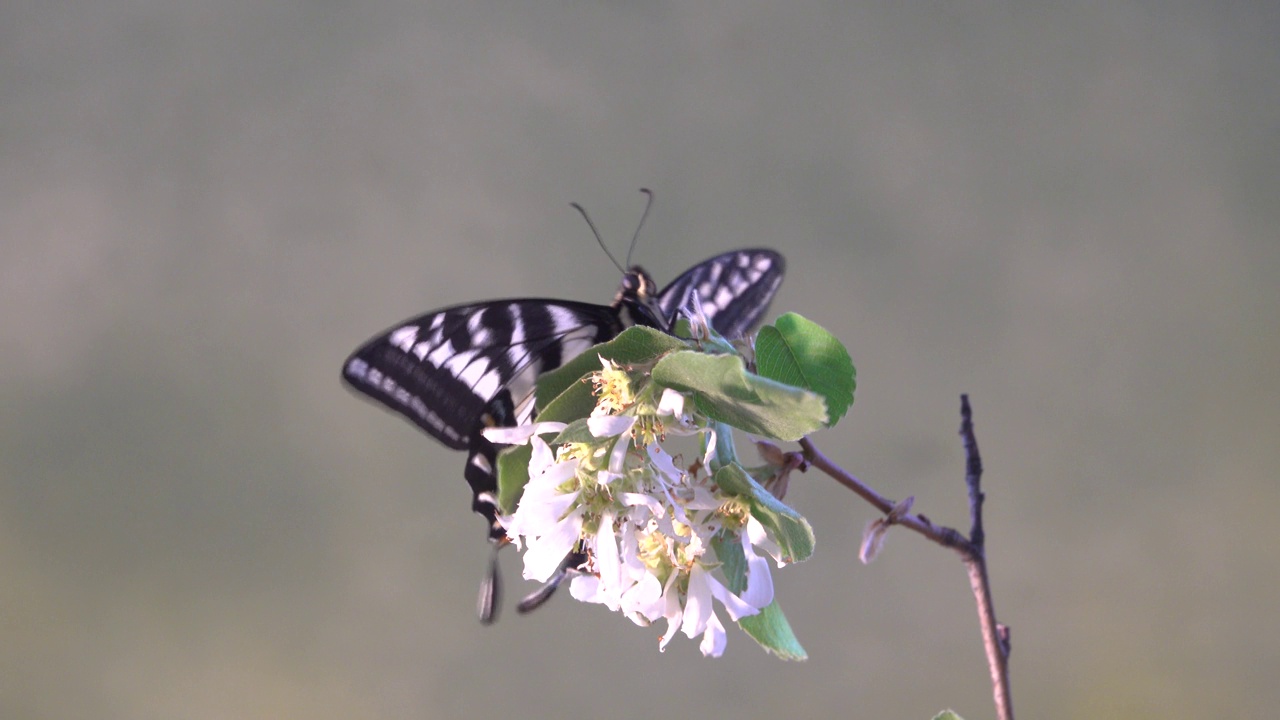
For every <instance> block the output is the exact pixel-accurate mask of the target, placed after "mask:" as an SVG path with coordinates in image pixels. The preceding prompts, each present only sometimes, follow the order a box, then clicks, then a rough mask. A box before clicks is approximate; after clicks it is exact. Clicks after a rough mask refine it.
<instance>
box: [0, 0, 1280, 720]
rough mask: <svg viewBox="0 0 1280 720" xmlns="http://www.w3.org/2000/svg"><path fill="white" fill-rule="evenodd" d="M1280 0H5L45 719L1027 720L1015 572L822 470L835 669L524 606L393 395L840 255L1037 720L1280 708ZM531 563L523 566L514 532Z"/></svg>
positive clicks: (812, 647) (804, 621)
mask: <svg viewBox="0 0 1280 720" xmlns="http://www.w3.org/2000/svg"><path fill="white" fill-rule="evenodd" d="M1278 33H1280V11H1278V10H1277V6H1276V5H1274V4H1264V3H1257V4H1254V5H1250V4H1245V3H1238V4H1227V3H1221V4H1210V3H1150V2H1116V3H1106V4H1091V5H1089V6H1088V7H1083V6H1081V7H1078V8H1072V9H1066V8H1061V7H1057V6H1056V5H1055V4H1050V3H1034V4H1021V3H1009V4H1005V3H981V2H979V3H962V4H936V3H919V4H913V3H901V4H882V5H880V6H867V7H862V8H857V7H853V6H851V4H848V3H842V2H825V3H823V2H792V3H751V4H746V3H743V4H730V3H678V4H662V3H542V4H538V5H536V6H535V5H534V4H531V3H529V4H526V3H494V2H483V3H479V2H477V3H448V4H442V3H419V2H395V1H391V2H382V1H373V2H362V3H307V2H282V3H274V4H270V5H267V4H262V3H256V2H243V1H235V0H233V1H232V2H224V3H211V2H146V1H145V0H144V1H143V2H119V1H117V0H107V1H105V2H83V1H82V2H74V1H72V2H37V1H35V0H7V1H6V2H5V3H4V4H3V5H0V408H2V410H0V717H3V718H5V719H6V720H8V719H15V720H18V719H26V718H32V719H35V718H93V719H95V720H111V719H116V718H119V719H122V720H150V719H153V718H154V719H156V720H162V719H163V720H168V719H171V718H192V719H222V718H472V717H486V718H487V717H492V718H511V717H518V718H567V717H585V716H588V715H594V716H605V717H610V718H615V719H619V720H621V719H625V718H653V717H663V716H667V715H673V714H679V715H683V716H693V715H699V716H711V717H714V716H717V715H721V714H723V715H728V714H730V713H733V714H735V715H736V716H738V717H781V716H785V717H796V718H799V717H814V718H824V717H835V716H840V717H868V718H873V717H874V718H881V717H883V718H927V717H931V716H932V714H933V713H934V712H936V711H938V710H940V709H942V708H944V707H948V706H951V707H954V708H955V709H957V710H958V711H960V712H961V713H962V714H963V715H965V716H966V717H967V718H969V719H970V720H972V719H974V718H981V717H990V716H991V712H992V711H991V699H990V690H989V687H988V683H987V670H986V666H985V663H984V659H983V654H982V649H981V645H980V642H979V636H978V629H977V622H976V615H975V611H974V608H973V602H972V598H971V596H970V594H969V589H968V586H967V582H966V579H965V575H964V572H963V570H962V568H961V566H960V564H959V563H958V562H957V561H956V559H955V557H954V556H953V555H951V554H950V553H948V552H946V551H943V550H941V549H939V548H937V547H934V546H932V545H929V544H927V543H926V542H924V541H923V540H921V539H920V538H918V537H916V536H914V535H912V534H910V533H907V532H897V533H893V534H891V535H890V539H889V544H888V547H887V549H886V550H885V552H884V554H883V555H882V556H881V558H880V559H879V560H878V561H877V562H876V563H875V564H874V565H872V566H870V567H864V566H862V565H860V564H859V563H858V562H857V558H856V552H857V544H858V538H859V535H860V532H861V529H862V527H863V525H864V524H865V523H866V522H867V521H868V520H870V519H871V518H872V517H873V516H874V515H873V513H872V511H871V510H870V508H869V507H867V506H866V505H864V504H863V503H861V502H859V501H857V500H856V499H855V498H854V497H853V496H852V495H851V494H849V493H848V492H845V491H842V490H841V489H840V488H838V487H837V486H836V485H835V484H834V483H832V482H831V481H829V480H827V479H824V478H823V477H821V476H819V475H818V474H817V473H813V472H811V473H809V474H808V475H806V476H802V477H800V478H798V479H797V480H796V481H794V482H793V484H792V490H791V494H790V495H789V496H788V500H789V501H790V502H791V503H792V504H794V505H795V506H796V507H797V508H799V509H800V510H801V511H803V512H805V513H806V514H807V515H808V517H809V518H810V519H811V520H812V522H813V523H814V525H815V527H816V529H817V532H818V538H819V543H818V550H817V554H816V556H815V557H814V558H813V559H812V560H811V561H810V562H807V563H804V564H802V565H797V566H795V567H791V568H788V569H786V570H785V571H782V572H780V573H778V575H777V580H778V586H779V589H778V592H779V598H780V600H781V602H782V603H783V606H784V607H785V608H786V610H787V611H788V615H789V617H790V619H791V621H792V624H793V625H794V627H795V630H796V632H797V633H798V635H799V636H800V639H801V640H802V641H803V642H804V643H805V646H806V648H807V649H808V651H809V653H810V656H811V659H810V660H809V661H808V662H807V663H802V664H787V663H783V662H780V661H777V660H775V659H773V658H772V657H770V656H768V655H766V654H765V653H764V652H763V651H761V650H760V649H759V648H758V647H756V646H755V644H754V643H753V642H751V641H750V640H749V639H748V638H747V637H746V636H745V635H743V634H742V633H741V632H740V631H738V630H737V629H736V628H731V629H730V635H729V647H728V652H727V654H726V656H725V657H724V658H723V659H721V660H718V661H713V660H704V659H702V658H701V656H699V654H698V652H697V647H696V643H695V642H691V641H688V640H686V639H683V638H681V639H678V640H677V641H675V642H674V643H673V645H672V646H671V647H670V648H669V649H668V651H667V652H666V653H665V654H659V653H658V650H657V642H658V636H659V635H660V633H661V631H662V629H663V628H662V627H661V626H659V627H654V628H650V629H639V628H636V627H635V626H633V625H631V624H630V623H629V622H627V621H626V620H624V619H622V618H621V617H620V616H618V615H614V614H609V613H608V612H606V611H605V610H604V609H602V608H600V607H598V606H584V605H580V604H578V603H575V602H572V601H570V600H569V599H568V598H567V597H561V598H557V599H556V600H555V601H554V602H552V603H551V605H550V606H549V607H547V608H545V609H544V610H542V611H540V612H539V613H537V614H536V615H534V616H529V617H517V616H516V615H515V614H514V612H510V608H508V613H507V614H506V615H505V616H504V617H503V618H502V620H501V621H500V623H499V624H498V625H497V626H495V627H491V628H483V627H480V626H479V625H478V624H477V623H476V622H475V620H474V617H473V603H474V597H475V591H476V586H477V584H478V582H479V580H480V577H481V575H482V569H483V567H484V563H485V561H486V558H487V553H488V548H487V547H486V544H485V542H484V541H483V537H484V528H483V522H482V521H481V520H480V519H479V518H477V517H476V516H474V515H472V514H471V513H470V512H469V509H468V505H469V502H470V498H469V494H468V491H467V489H466V487H465V485H464V483H463V481H462V479H461V469H462V462H463V458H462V456H461V455H457V454H453V453H450V452H447V451H445V450H444V449H443V448H441V447H440V446H439V445H437V444H435V443H434V442H432V441H430V440H429V439H428V438H426V437H425V436H424V435H422V434H420V433H419V432H417V431H416V430H415V429H414V428H412V427H411V426H410V425H409V424H407V423H405V422H403V421H401V420H400V419H398V418H396V417H393V416H392V415H390V414H387V413H385V412H382V411H381V410H379V409H378V408H376V407H375V406H373V405H370V404H368V403H366V402H362V401H361V400H359V399H357V398H356V397H355V396H354V395H352V394H350V393H349V392H347V391H346V390H345V389H343V388H342V387H341V385H340V384H339V381H338V373H339V368H340V365H341V362H342V360H343V358H344V357H345V356H346V354H347V353H348V352H350V351H351V350H352V349H353V348H354V347H355V346H356V345H358V344H359V343H361V342H363V341H364V340H365V339H366V338H368V337H369V336H371V335H373V334H374V333H375V332H378V331H380V330H382V329H383V328H385V327H386V326H388V325H390V324H392V323H394V322H396V321H399V320H401V319H403V318H405V317H408V316H410V315H414V314H417V313H419V312H423V311H425V310H428V309H431V308H433V307H437V306H441V305H446V304H452V303H456V302H461V301H464V300H478V299H484V298H492V297H503V296H521V295H529V296H553V297H565V298H573V299H577V300H584V301H594V302H607V301H608V300H609V299H610V298H612V296H613V293H614V290H615V288H616V285H617V282H618V279H619V278H618V273H617V271H616V270H615V269H614V268H613V267H612V265H611V264H610V263H609V261H608V259H607V258H606V257H605V255H604V254H603V253H602V252H601V251H600V250H599V249H598V248H597V247H596V245H595V241H594V240H593V239H592V238H591V235H590V233H589V232H588V230H587V228H586V226H585V224H584V223H583V222H582V219H581V218H580V217H579V216H578V215H577V214H576V213H575V212H573V210H571V209H570V208H569V202H570V201H578V202H580V203H583V204H584V205H585V206H586V207H587V208H588V209H589V210H590V212H591V213H592V214H593V217H594V218H595V220H596V222H597V224H598V225H599V226H600V227H601V230H602V232H603V233H604V235H605V239H606V240H607V241H608V242H609V243H610V244H611V245H612V247H613V249H614V251H615V252H616V253H622V252H625V246H626V243H627V241H628V240H629V239H630V237H631V233H632V231H633V230H634V228H635V222H636V220H637V218H638V217H639V214H640V210H641V207H642V204H643V198H642V196H641V195H640V194H639V193H637V192H636V190H637V188H639V187H641V186H649V187H652V188H654V189H655V191H656V192H657V198H658V200H657V205H656V206H655V209H654V212H653V213H652V214H651V216H650V218H649V221H648V222H647V224H646V225H645V227H644V230H643V233H642V235H641V239H640V242H639V244H638V246H637V248H636V252H635V260H636V261H638V262H640V263H642V264H644V265H645V266H646V267H647V268H648V269H649V270H650V271H651V272H653V274H654V275H655V276H656V277H657V278H658V280H659V282H664V281H666V280H669V279H671V278H673V277H674V276H675V275H676V274H677V273H678V272H680V271H682V270H683V269H685V268H686V267H688V266H689V265H691V264H693V263H694V262H697V261H699V260H701V259H703V258H705V257H708V256H710V255H712V254H715V253H718V252H721V251H724V250H728V249H731V248H734V247H741V246H753V245H766V246H771V247H775V248H777V249H779V250H780V251H781V252H783V253H784V254H785V255H786V256H787V258H788V261H789V266H788V271H789V274H788V278H787V281H786V283H785V284H784V285H783V287H782V291H781V293H780V296H779V297H778V300H777V301H776V302H775V304H774V309H775V311H779V312H781V311H786V310H794V311H798V312H800V313H802V314H804V315H806V316H808V317H810V318H812V319H814V320H816V321H818V322H820V323H822V324H824V325H826V326H827V327H829V328H831V329H832V330H833V331H835V332H836V333H837V334H838V335H839V336H840V337H841V338H843V339H844V340H845V342H846V343H847V345H848V347H849V349H850V351H851V353H852V355H853V358H854V361H855V362H856V364H857V366H858V380H859V387H858V394H857V402H856V403H855V405H854V407H853V409H852V411H851V414H850V415H849V417H848V418H847V419H846V420H845V421H844V422H842V423H841V424H840V425H839V426H838V427H837V428H836V429H835V430H832V431H829V432H826V433H824V434H822V435H820V436H819V437H817V442H818V444H819V446H820V447H821V448H823V449H825V450H826V451H827V452H828V453H830V454H831V455H832V456H833V457H834V458H835V459H837V460H838V461H839V462H840V463H841V464H843V465H844V466H845V467H847V468H849V469H850V470H851V471H853V472H854V473H856V474H858V475H859V476H860V477H862V478H863V479H864V480H866V481H867V482H869V483H871V484H872V485H873V486H875V487H877V488H878V489H879V490H880V491H881V492H883V493H885V494H887V495H890V496H892V497H894V498H901V497H904V496H906V495H914V496H915V497H916V505H915V507H916V509H917V510H918V511H921V512H924V513H925V514H927V515H929V516H930V517H932V518H933V519H935V520H937V521H939V522H943V523H946V524H950V525H955V526H958V527H961V528H967V517H966V505H965V499H964V488H963V485H962V475H963V456H962V454H961V451H960V446H959V441H958V438H957V435H956V429H957V427H958V422H959V417H958V407H959V402H958V396H959V394H960V393H961V392H968V393H970V394H971V396H972V398H973V403H974V408H975V412H976V419H977V430H978V438H979V442H980V443H981V448H982V451H983V453H984V456H985V459H986V462H987V475H986V478H985V483H986V485H985V487H986V489H987V491H988V494H989V501H988V504H987V510H988V514H987V521H988V526H987V529H988V532H989V543H990V545H989V555H990V560H991V563H992V574H993V579H994V588H995V601H996V608H997V610H998V611H999V614H1000V617H1001V619H1002V620H1003V621H1005V622H1007V623H1009V624H1010V625H1012V627H1013V642H1014V653H1013V658H1012V667H1013V680H1014V700H1015V707H1016V708H1017V709H1018V710H1019V711H1020V712H1021V714H1022V715H1023V716H1025V717H1028V718H1030V717H1078V718H1141V717H1161V718H1166V717H1187V718H1194V717H1208V716H1214V717H1260V716H1262V715H1263V714H1264V713H1268V714H1269V713H1270V712H1271V711H1273V710H1274V707H1275V706H1276V705H1277V703H1280V686H1277V684H1276V683H1275V676H1276V673H1277V671H1278V670H1280V619H1278V618H1280V615H1278V614H1277V613H1276V598H1277V596H1278V595H1280V572H1277V561H1276V550H1275V548H1276V543H1277V539H1278V538H1280V532H1277V529H1276V524H1275V519H1274V516H1275V514H1276V511H1277V509H1280V487H1278V483H1277V470H1278V469H1280V449H1278V447H1280V442H1277V440H1278V439H1280V422H1277V418H1276V408H1277V406H1280V380H1277V374H1278V373H1280V332H1278V331H1280V283H1278V282H1277V277H1278V274H1280V234H1278V233H1277V227H1280V203H1277V201H1276V192H1277V187H1280V92H1278V90H1277V82H1278V81H1277V78H1278V77H1280V44H1278V43H1277V41H1276V37H1277V35H1278ZM504 561H505V567H506V570H507V573H508V581H509V582H508V593H509V595H515V594H517V593H518V592H519V591H520V589H519V588H516V587H513V586H514V585H515V584H516V583H515V575H516V572H517V569H516V568H517V561H516V556H515V555H514V554H507V555H506V557H505V558H504Z"/></svg>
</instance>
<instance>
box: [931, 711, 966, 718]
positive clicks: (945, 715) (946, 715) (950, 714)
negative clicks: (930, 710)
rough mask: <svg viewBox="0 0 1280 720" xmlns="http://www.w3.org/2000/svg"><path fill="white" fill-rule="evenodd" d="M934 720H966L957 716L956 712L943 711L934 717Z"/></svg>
mask: <svg viewBox="0 0 1280 720" xmlns="http://www.w3.org/2000/svg"><path fill="white" fill-rule="evenodd" d="M933 720H964V718H962V717H960V716H959V715H957V714H956V713H955V711H954V710H943V711H942V712H940V713H938V714H937V715H934V716H933Z"/></svg>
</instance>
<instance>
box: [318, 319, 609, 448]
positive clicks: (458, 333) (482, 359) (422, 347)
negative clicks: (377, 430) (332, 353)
mask: <svg viewBox="0 0 1280 720" xmlns="http://www.w3.org/2000/svg"><path fill="white" fill-rule="evenodd" d="M621 330H622V328H621V325H620V322H619V319H618V313H617V311H615V310H614V309H613V308H611V307H608V306H604V305H589V304H586V303H576V302H570V301H566V300H495V301H490V302H484V303H476V304H472V305H459V306H456V307H451V308H445V309H443V310H437V311H435V312H431V313H427V314H426V315H422V316H420V317H417V318H413V319H411V320H407V321H405V322H403V323H400V324H398V325H396V326H395V327H392V328H390V329H389V330H387V331H386V332H383V333H381V334H379V335H377V336H375V337H374V338H373V339H371V340H370V341H369V342H367V343H365V344H364V345H363V346H361V347H360V348H359V349H358V350H356V351H355V352H354V353H352V355H351V357H349V358H348V359H347V362H346V363H345V364H344V365H343V370H342V377H343V379H344V380H346V381H347V383H349V384H350V385H351V387H353V388H354V389H356V390H358V391H359V392H361V393H364V394H365V395H368V396H369V397H371V398H373V399H374V400H377V401H378V402H380V403H382V404H383V405H385V406H387V407H388V408H390V409H391V410H393V411H395V412H397V413H399V414H401V415H403V416H404V417H405V418H407V419H408V420H410V421H411V422H413V423H414V424H416V425H417V426H418V427H420V428H422V429H423V430H425V431H426V432H427V433H428V434H430V435H431V436H432V437H434V438H436V439H437V440H439V441H440V442H442V443H444V444H445V445H447V446H449V447H451V448H453V449H455V450H462V449H466V448H467V447H469V446H470V444H471V441H472V439H473V436H474V435H475V434H476V433H478V432H479V431H480V430H481V429H483V428H484V427H485V425H486V423H485V421H484V420H485V418H484V416H485V414H486V413H487V412H489V410H490V408H491V405H493V404H494V403H495V402H502V401H504V400H505V399H506V397H507V396H509V401H510V402H509V405H510V407H509V408H508V412H509V413H510V417H505V418H493V419H491V420H492V421H494V422H497V423H498V424H509V425H517V424H523V423H526V422H529V420H530V419H531V417H532V412H533V389H534V384H535V382H536V380H537V378H538V375H540V374H541V373H543V372H546V371H548V370H553V369H555V368H557V367H559V366H560V365H561V364H562V363H563V362H564V361H566V360H568V359H570V358H573V357H574V356H576V355H577V354H578V353H580V352H582V351H583V350H586V349H587V348H589V347H591V346H592V345H594V344H596V343H599V342H603V341H605V340H608V339H609V338H612V337H613V336H615V335H617V334H618V333H619V332H620V331H621ZM502 404H504V405H505V404H507V403H506V402H502ZM488 424H492V422H491V423H488Z"/></svg>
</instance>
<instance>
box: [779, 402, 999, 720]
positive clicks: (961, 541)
mask: <svg viewBox="0 0 1280 720" xmlns="http://www.w3.org/2000/svg"><path fill="white" fill-rule="evenodd" d="M960 418H961V420H960V437H961V439H962V442H963V444H964V450H965V484H966V485H967V487H968V489H969V517H970V521H971V527H970V530H969V537H965V536H964V534H962V533H961V532H960V531H959V530H955V529H953V528H949V527H946V526H943V525H935V524H933V522H932V521H930V520H929V519H928V518H927V517H925V516H924V515H920V514H912V513H910V512H905V513H899V512H894V508H895V503H894V502H893V501H891V500H889V499H888V498H885V497H884V496H883V495H881V494H880V493H878V492H876V491H875V490H873V489H871V487H870V486H868V485H866V484H864V483H863V482H862V481H861V480H859V479H858V478H856V477H854V476H853V475H850V474H849V473H848V472H846V471H845V470H844V469H843V468H841V467H840V466H838V465H836V464H835V463H834V462H832V461H831V459H830V458H828V457H827V456H826V455H823V454H822V452H821V451H820V450H818V448H817V447H816V446H815V445H814V444H813V441H812V440H810V439H809V438H807V437H806V438H801V440H800V447H801V448H802V449H803V450H804V457H805V459H806V460H808V461H809V462H810V463H812V464H813V466H814V467H816V468H818V469H819V470H821V471H823V472H824V473H826V474H827V475H830V476H831V477H832V478H833V479H835V481H836V482H838V483H840V484H841V485H844V486H845V487H847V488H849V489H850V490H852V491H853V492H854V493H855V494H857V495H858V496H859V497H861V498H862V499H864V500H866V501H867V502H869V503H871V504H872V505H873V506H875V507H876V509H878V510H879V511H880V512H882V513H884V514H885V515H886V520H887V521H888V522H892V523H894V524H897V525H902V526H903V527H906V528H908V529H910V530H914V531H915V532H917V533H920V534H921V535H923V536H924V537H926V538H928V539H929V540H932V541H933V542H935V543H938V544H939V545H941V546H943V547H947V548H951V549H952V550H955V551H956V552H957V553H959V555H960V559H961V561H962V562H964V565H965V569H966V570H967V571H968V573H969V586H970V587H971V588H972V589H973V598H974V601H975V602H976V603H977V606H978V622H979V625H980V626H981V628H982V644H983V646H984V647H985V649H986V653H987V665H988V667H989V668H990V670H991V688H992V694H993V695H994V698H995V706H996V717H998V718H999V719H1000V720H1013V696H1012V694H1011V692H1010V685H1009V650H1010V645H1009V628H1008V627H1006V626H1004V625H1001V624H1000V623H998V622H997V621H996V612H995V607H994V605H993V604H992V601H991V583H990V581H989V579H988V577H987V559H986V547H985V542H986V533H985V532H984V530H983V527H982V503H983V500H984V499H985V496H984V495H983V493H982V487H981V481H982V457H981V455H979V454H978V440H977V438H976V437H975V436H974V433H973V412H972V410H971V409H970V407H969V396H968V395H961V396H960Z"/></svg>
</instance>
